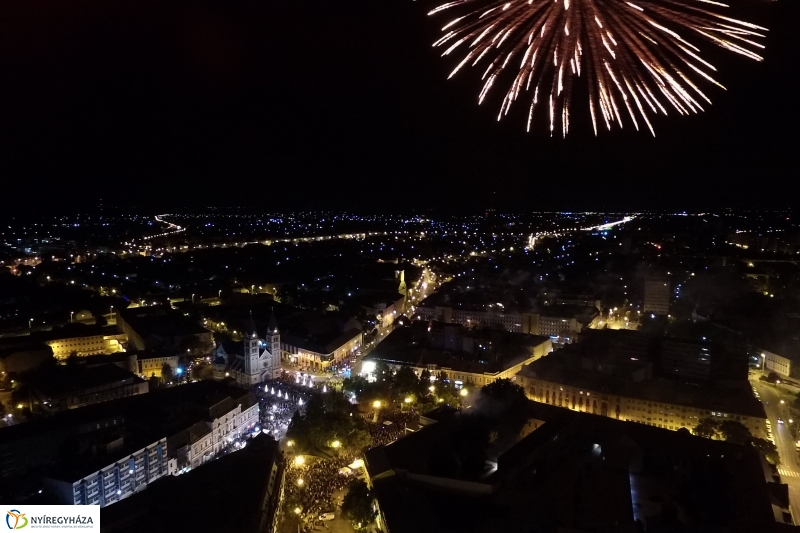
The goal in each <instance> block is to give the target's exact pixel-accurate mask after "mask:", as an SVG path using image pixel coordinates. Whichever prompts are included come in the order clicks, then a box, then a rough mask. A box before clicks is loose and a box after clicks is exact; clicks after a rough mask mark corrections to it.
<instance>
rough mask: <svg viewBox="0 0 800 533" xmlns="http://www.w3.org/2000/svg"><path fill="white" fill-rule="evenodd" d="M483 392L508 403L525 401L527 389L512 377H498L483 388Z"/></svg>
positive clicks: (513, 403)
mask: <svg viewBox="0 0 800 533" xmlns="http://www.w3.org/2000/svg"><path fill="white" fill-rule="evenodd" d="M481 394H482V395H486V396H488V397H489V398H494V399H495V400H499V401H501V402H503V403H506V404H507V405H515V404H517V403H519V402H523V401H525V389H523V388H522V387H520V386H519V385H517V384H516V383H514V382H513V381H511V380H510V379H497V380H495V381H493V382H492V383H489V384H488V385H486V386H484V387H483V388H482V389H481Z"/></svg>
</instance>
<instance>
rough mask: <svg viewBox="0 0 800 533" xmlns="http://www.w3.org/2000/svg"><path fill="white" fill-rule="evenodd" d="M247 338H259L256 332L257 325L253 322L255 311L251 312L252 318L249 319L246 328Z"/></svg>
mask: <svg viewBox="0 0 800 533" xmlns="http://www.w3.org/2000/svg"><path fill="white" fill-rule="evenodd" d="M245 336H246V337H258V333H257V332H256V323H255V321H254V320H253V311H250V318H249V319H248V321H247V327H246V328H245Z"/></svg>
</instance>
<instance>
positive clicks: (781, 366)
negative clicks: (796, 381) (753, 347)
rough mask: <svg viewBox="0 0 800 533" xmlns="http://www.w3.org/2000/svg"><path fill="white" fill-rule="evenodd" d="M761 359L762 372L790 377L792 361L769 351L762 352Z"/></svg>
mask: <svg viewBox="0 0 800 533" xmlns="http://www.w3.org/2000/svg"><path fill="white" fill-rule="evenodd" d="M761 357H762V359H763V360H764V365H763V366H764V370H765V371H767V372H776V373H778V374H780V375H782V376H790V375H791V374H790V372H791V370H792V361H791V360H790V359H788V358H786V357H782V356H780V355H778V354H776V353H772V352H770V351H769V350H763V351H762V352H761Z"/></svg>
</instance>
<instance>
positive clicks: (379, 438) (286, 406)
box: [252, 374, 419, 532]
mask: <svg viewBox="0 0 800 533" xmlns="http://www.w3.org/2000/svg"><path fill="white" fill-rule="evenodd" d="M326 389H327V386H326V385H324V384H318V383H315V382H314V381H313V380H311V379H302V377H301V376H297V375H294V374H285V375H284V376H283V377H282V378H280V379H274V380H269V381H266V382H264V383H261V384H259V385H257V386H255V387H253V389H252V390H253V393H254V394H255V395H256V397H257V398H258V401H259V407H260V409H259V411H260V423H261V428H262V429H263V430H264V431H266V432H267V433H268V434H269V435H271V436H272V437H274V438H275V439H278V440H280V439H281V438H283V437H284V436H285V435H286V431H287V430H288V428H289V423H290V421H291V419H292V416H294V414H295V412H297V411H299V412H300V413H301V414H302V413H304V411H305V406H306V405H307V404H308V402H309V400H310V399H311V397H312V396H313V395H315V394H324V393H326V392H327V390H326ZM365 418H366V419H367V420H366V426H367V430H368V432H369V434H370V437H371V441H372V442H371V444H370V446H369V447H370V448H373V447H376V446H383V445H387V444H391V443H392V442H394V441H395V440H397V439H399V438H400V437H402V436H403V435H404V434H405V433H406V427H407V426H412V427H413V426H416V425H417V423H418V419H419V415H418V414H417V413H414V412H399V411H382V412H381V413H380V416H379V421H378V422H377V423H373V422H372V421H371V415H370V416H369V418H367V417H366V416H365ZM355 454H356V452H355V451H352V452H351V453H346V452H344V451H343V450H340V451H339V453H338V454H337V456H336V457H334V458H328V459H323V458H317V457H308V456H306V457H305V458H304V459H305V460H306V462H305V463H303V464H298V463H297V462H295V461H294V460H293V459H292V460H291V462H290V466H289V467H288V469H287V472H286V484H285V487H286V488H285V490H286V500H285V501H286V503H287V505H288V506H291V509H286V510H285V512H290V513H294V512H295V508H299V509H300V513H299V514H300V517H301V518H302V519H303V520H302V522H303V525H301V529H302V530H303V531H304V532H310V531H313V530H314V529H315V528H319V527H320V526H322V527H323V528H324V527H327V524H325V521H323V520H322V519H321V515H322V514H324V513H333V512H335V510H336V509H337V508H339V507H340V506H341V500H337V501H335V500H334V493H336V492H337V491H341V490H343V489H345V488H346V487H347V485H348V484H349V483H350V482H351V481H352V479H353V475H352V474H353V473H348V472H347V471H342V469H343V468H344V467H346V466H347V465H348V464H351V463H352V462H353V461H354V460H355V459H356V456H355ZM342 472H344V473H342Z"/></svg>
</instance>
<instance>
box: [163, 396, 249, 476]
mask: <svg viewBox="0 0 800 533" xmlns="http://www.w3.org/2000/svg"><path fill="white" fill-rule="evenodd" d="M258 413H259V407H258V402H257V401H255V399H254V397H253V396H252V394H250V393H249V392H248V393H246V394H244V395H242V397H240V398H239V399H238V400H235V401H234V400H232V399H231V398H226V399H224V400H222V401H221V402H220V403H218V404H216V405H213V406H211V407H210V408H209V417H208V418H207V419H206V420H204V421H201V422H198V423H197V424H195V425H193V426H192V427H191V428H189V429H187V430H186V431H185V432H184V434H183V435H181V436H179V437H178V440H177V441H176V442H178V441H180V444H178V445H177V446H178V447H177V449H176V450H175V454H174V455H175V457H176V459H177V467H178V468H179V469H180V470H181V471H182V472H185V471H188V470H191V469H193V468H197V467H198V466H201V465H203V464H205V463H207V462H208V461H211V460H213V459H214V458H215V457H217V455H218V454H219V453H221V452H222V451H223V450H225V449H226V448H229V447H231V446H234V445H235V443H236V442H240V441H242V440H243V439H245V438H247V437H249V436H253V435H255V434H257V433H258V431H257V428H258V421H259V417H258Z"/></svg>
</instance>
